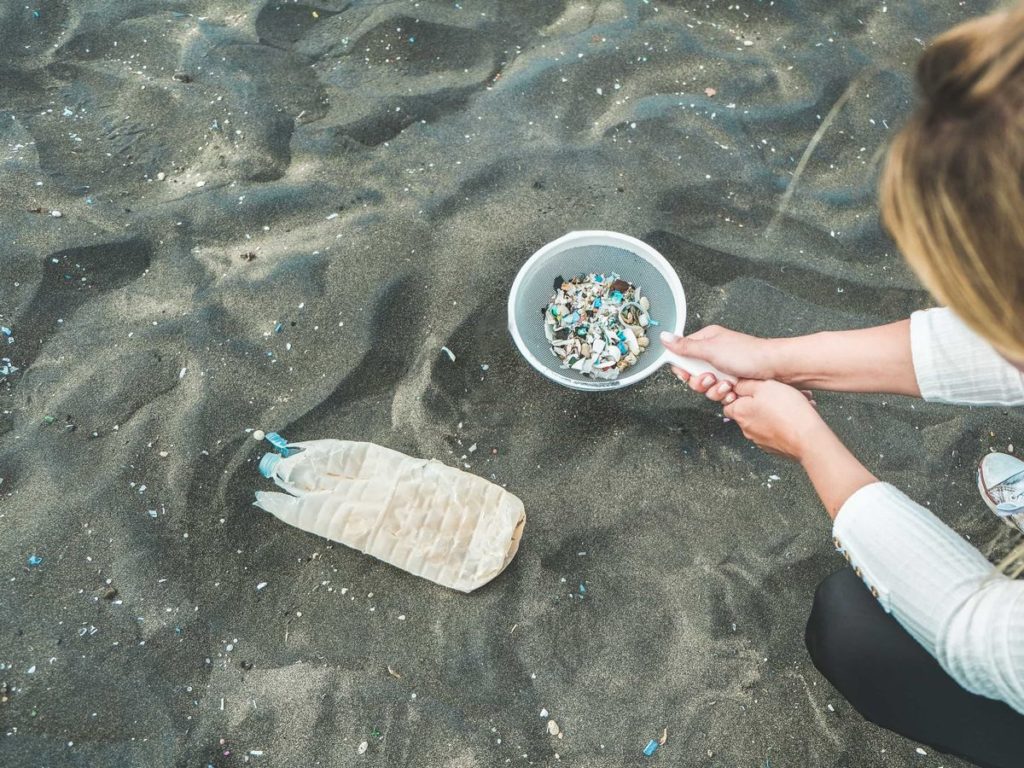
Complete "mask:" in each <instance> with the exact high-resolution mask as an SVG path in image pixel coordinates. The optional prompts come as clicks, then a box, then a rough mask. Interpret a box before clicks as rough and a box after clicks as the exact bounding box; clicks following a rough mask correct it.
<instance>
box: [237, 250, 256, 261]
mask: <svg viewBox="0 0 1024 768" xmlns="http://www.w3.org/2000/svg"><path fill="white" fill-rule="evenodd" d="M238 258H240V259H241V260H242V261H255V260H256V254H255V253H254V252H253V251H246V252H245V253H243V254H242V255H241V256H239V257H238Z"/></svg>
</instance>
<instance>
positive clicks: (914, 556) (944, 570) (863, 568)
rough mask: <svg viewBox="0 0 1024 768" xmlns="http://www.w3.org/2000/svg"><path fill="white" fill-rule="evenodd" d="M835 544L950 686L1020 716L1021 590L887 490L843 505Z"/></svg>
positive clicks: (876, 486) (1023, 705) (874, 487)
mask: <svg viewBox="0 0 1024 768" xmlns="http://www.w3.org/2000/svg"><path fill="white" fill-rule="evenodd" d="M833 534H834V536H835V539H834V543H835V546H836V548H837V549H838V550H839V551H840V552H841V553H842V554H843V555H844V556H845V557H846V559H847V560H848V561H849V562H850V565H851V566H853V568H854V571H855V572H856V573H857V575H858V576H860V577H861V578H862V579H863V580H864V583H865V584H866V585H867V587H868V589H869V590H871V594H872V595H874V596H875V597H876V598H877V599H878V601H879V603H880V604H881V606H882V608H884V609H885V611H886V612H889V613H892V615H893V616H894V617H895V618H896V620H897V621H899V623H900V624H901V625H902V626H903V628H904V629H906V630H907V632H908V633H910V635H911V636H913V637H914V639H916V640H917V641H918V642H919V643H920V644H921V645H922V646H924V648H925V649H926V650H927V651H928V652H929V653H931V654H932V655H933V656H934V657H935V658H936V659H937V660H938V662H939V664H940V665H941V666H942V668H943V669H944V670H946V672H947V673H948V674H949V675H950V676H951V677H952V678H953V679H954V680H956V681H957V682H958V683H959V684H960V685H961V686H963V687H964V688H966V689H967V690H968V691H971V692H973V693H977V694H979V695H981V696H987V697H988V698H992V699H999V700H1001V701H1004V702H1006V703H1007V704H1009V705H1010V706H1011V707H1013V708H1014V709H1016V710H1017V711H1018V712H1021V713H1024V582H1021V581H1014V580H1011V579H1009V578H1007V577H1005V576H1003V575H1002V574H1000V573H998V572H997V571H996V569H995V568H994V567H993V566H992V564H991V563H989V562H988V560H986V559H985V558H984V557H983V556H982V554H981V553H980V552H978V550H977V549H975V548H974V547H973V546H971V545H970V544H969V543H968V542H966V541H965V540H964V539H962V538H961V537H960V536H959V535H957V534H956V533H955V532H954V531H953V530H952V529H950V528H949V527H948V526H946V525H945V524H944V523H943V522H942V521H941V520H939V519H938V518H937V517H936V516H935V515H933V514H932V513H931V512H929V511H928V510H927V509H925V508H924V507H922V506H921V505H920V504H917V503H915V502H914V501H912V500H911V499H910V498H908V497H907V496H906V495H905V494H903V493H902V492H901V491H899V490H898V489H896V488H895V487H893V486H891V485H889V484H888V483H872V484H871V485H868V486H865V487H864V488H861V489H860V490H858V491H857V492H856V493H854V494H853V495H852V496H851V497H850V498H849V499H847V501H846V503H845V504H843V506H842V508H841V509H840V510H839V514H838V515H837V516H836V521H835V525H834V527H833Z"/></svg>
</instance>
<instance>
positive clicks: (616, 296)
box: [612, 291, 622, 304]
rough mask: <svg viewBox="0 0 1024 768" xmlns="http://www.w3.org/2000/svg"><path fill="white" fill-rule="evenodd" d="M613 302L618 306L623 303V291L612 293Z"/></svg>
mask: <svg viewBox="0 0 1024 768" xmlns="http://www.w3.org/2000/svg"><path fill="white" fill-rule="evenodd" d="M612 301H614V302H615V303H616V304H618V303H619V302H620V301H622V291H612Z"/></svg>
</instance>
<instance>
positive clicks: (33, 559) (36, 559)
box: [28, 555, 43, 568]
mask: <svg viewBox="0 0 1024 768" xmlns="http://www.w3.org/2000/svg"><path fill="white" fill-rule="evenodd" d="M42 562H43V558H41V557H40V556H39V555H29V556H28V567H29V568H35V567H36V566H37V565H41V564H42Z"/></svg>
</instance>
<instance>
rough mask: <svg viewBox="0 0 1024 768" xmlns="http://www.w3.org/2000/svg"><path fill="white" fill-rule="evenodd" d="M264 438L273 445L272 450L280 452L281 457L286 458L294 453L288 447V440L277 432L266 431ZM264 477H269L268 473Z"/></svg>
mask: <svg viewBox="0 0 1024 768" xmlns="http://www.w3.org/2000/svg"><path fill="white" fill-rule="evenodd" d="M265 438H266V440H267V442H268V443H270V444H271V445H272V446H274V450H275V451H277V452H278V453H279V454H281V456H282V457H284V458H286V459H287V458H288V457H289V456H291V455H292V454H293V453H295V450H294V449H293V448H289V447H288V441H287V440H286V439H285V438H283V437H282V436H281V435H279V434H278V433H277V432H267V434H266V435H265ZM264 477H269V475H264Z"/></svg>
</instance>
